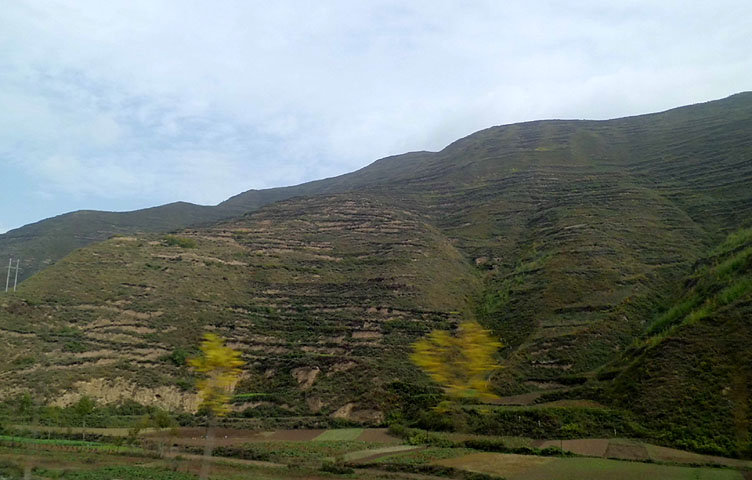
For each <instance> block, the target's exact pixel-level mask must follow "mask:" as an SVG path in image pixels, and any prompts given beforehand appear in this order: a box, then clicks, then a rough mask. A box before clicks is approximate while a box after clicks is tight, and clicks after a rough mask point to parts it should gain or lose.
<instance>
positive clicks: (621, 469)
mask: <svg viewBox="0 0 752 480" xmlns="http://www.w3.org/2000/svg"><path fill="white" fill-rule="evenodd" d="M437 463H438V464H439V465H442V466H446V467H451V468H457V469H460V470H467V471H470V472H479V473H486V474H491V475H499V476H504V477H505V478H507V479H509V480H523V479H524V480H569V479H580V478H587V479H592V480H600V479H603V480H622V479H623V480H628V479H638V478H660V479H663V480H684V479H698V480H711V479H713V480H715V479H718V480H721V479H724V480H725V479H729V480H731V479H734V480H737V479H738V480H742V479H743V478H744V477H743V476H742V473H741V472H739V471H737V470H730V469H719V468H697V467H683V466H674V465H655V464H649V463H640V462H629V461H619V460H608V459H601V458H552V457H548V458H546V457H535V456H529V455H513V454H502V453H474V454H470V455H465V456H461V457H456V458H451V459H446V460H440V461H439V462H437Z"/></svg>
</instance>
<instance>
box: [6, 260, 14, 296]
mask: <svg viewBox="0 0 752 480" xmlns="http://www.w3.org/2000/svg"><path fill="white" fill-rule="evenodd" d="M11 265H13V257H10V259H8V276H7V277H5V291H6V292H7V291H8V285H10V267H11Z"/></svg>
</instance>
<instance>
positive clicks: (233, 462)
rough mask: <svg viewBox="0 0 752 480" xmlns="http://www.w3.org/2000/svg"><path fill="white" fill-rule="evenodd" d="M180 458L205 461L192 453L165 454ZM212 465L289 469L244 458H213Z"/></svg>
mask: <svg viewBox="0 0 752 480" xmlns="http://www.w3.org/2000/svg"><path fill="white" fill-rule="evenodd" d="M178 457H179V458H180V459H183V460H195V461H199V462H201V461H203V460H204V456H203V455H195V454H192V453H180V452H166V453H165V454H164V458H178ZM211 462H212V463H225V464H229V465H247V466H252V467H263V468H287V465H285V464H283V463H274V462H264V461H262V460H245V459H242V458H233V457H216V456H213V457H211Z"/></svg>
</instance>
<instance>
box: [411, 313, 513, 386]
mask: <svg viewBox="0 0 752 480" xmlns="http://www.w3.org/2000/svg"><path fill="white" fill-rule="evenodd" d="M501 347H502V344H501V342H499V341H497V340H494V339H493V337H492V336H491V332H490V331H489V330H486V329H485V328H483V327H482V326H481V325H480V324H479V323H478V322H463V323H461V324H460V325H459V327H458V329H457V334H456V335H454V336H452V335H450V334H449V332H447V331H444V330H434V331H433V332H431V333H430V334H428V336H426V337H425V338H423V339H421V340H418V341H417V342H415V343H414V344H413V353H412V355H411V356H410V359H411V360H412V361H413V363H415V364H416V365H418V366H419V367H420V368H422V369H423V370H424V371H425V372H426V373H427V374H428V376H430V377H431V379H433V380H434V381H435V382H436V383H439V384H441V385H442V386H444V388H445V389H446V392H447V394H448V395H449V396H451V397H455V398H480V399H483V400H491V399H494V398H496V395H494V394H493V393H491V391H490V385H489V377H490V375H491V374H492V373H493V372H495V371H496V370H498V369H500V368H501V366H500V365H499V364H498V363H497V362H496V360H495V359H494V354H495V353H496V352H497V351H498V349H499V348H501Z"/></svg>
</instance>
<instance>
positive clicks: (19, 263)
mask: <svg viewBox="0 0 752 480" xmlns="http://www.w3.org/2000/svg"><path fill="white" fill-rule="evenodd" d="M20 266H21V259H20V258H18V259H16V279H15V280H14V281H13V291H14V292H15V291H16V285H18V267H20Z"/></svg>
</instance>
